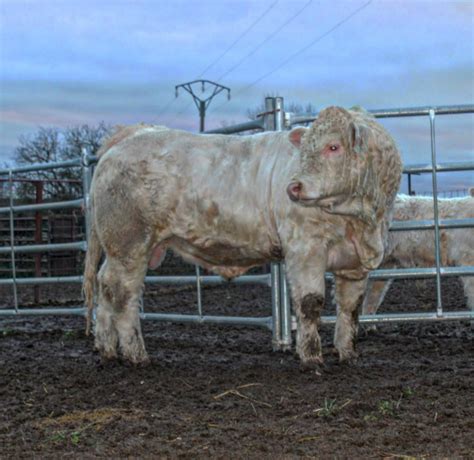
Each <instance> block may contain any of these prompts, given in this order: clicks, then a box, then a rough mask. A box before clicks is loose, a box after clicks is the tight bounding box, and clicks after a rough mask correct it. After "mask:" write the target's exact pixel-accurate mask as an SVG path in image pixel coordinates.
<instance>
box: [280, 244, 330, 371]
mask: <svg viewBox="0 0 474 460" xmlns="http://www.w3.org/2000/svg"><path fill="white" fill-rule="evenodd" d="M326 260H327V254H326V251H325V250H318V251H307V248H306V252H304V251H301V252H299V253H296V252H294V253H291V254H287V255H286V257H285V262H286V269H287V276H288V280H289V282H290V286H291V297H292V300H293V309H294V311H295V314H296V318H297V321H298V328H297V333H296V353H297V354H298V356H299V358H300V360H301V367H302V369H314V368H316V369H317V368H318V367H319V365H321V364H322V363H323V354H322V350H321V338H320V336H319V332H318V327H319V324H320V322H321V311H322V309H323V307H324V295H325V284H324V273H325V269H326Z"/></svg>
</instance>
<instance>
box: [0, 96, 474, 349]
mask: <svg viewBox="0 0 474 460" xmlns="http://www.w3.org/2000/svg"><path fill="white" fill-rule="evenodd" d="M369 112H371V113H372V114H373V115H374V116H375V117H377V118H389V117H413V116H425V117H428V118H429V122H430V141H431V163H428V164H417V165H411V166H407V167H405V169H404V173H405V174H407V175H408V178H409V186H410V183H411V181H410V178H411V175H412V174H421V173H430V174H431V176H432V184H433V209H434V214H433V215H434V219H433V220H425V221H405V222H395V223H393V224H392V227H391V229H390V230H391V231H407V230H428V229H431V230H434V237H435V260H436V265H435V267H431V268H411V269H390V270H375V271H373V272H371V273H370V275H369V277H370V278H371V279H379V280H386V279H392V278H393V279H412V278H432V277H434V278H436V289H437V302H436V306H434V308H433V312H431V313H416V312H412V313H408V312H407V313H397V314H393V313H392V314H379V315H370V316H361V317H360V322H363V323H378V322H392V321H442V320H459V319H474V312H473V311H458V312H445V311H443V305H442V302H441V278H442V277H450V276H451V277H452V276H473V275H474V267H473V266H465V267H442V266H441V265H440V260H441V259H440V243H439V241H440V235H439V231H440V229H443V228H464V227H474V219H450V220H440V219H439V216H438V199H437V191H438V187H437V173H439V172H445V171H466V170H474V161H470V162H458V163H443V164H438V163H437V160H436V139H435V119H436V116H438V115H451V114H461V113H474V105H461V106H459V105H458V106H443V107H420V108H409V109H389V110H370V111H369ZM316 116H317V115H316V114H311V115H307V116H306V115H304V116H293V115H292V114H291V113H285V112H284V106H283V98H281V97H268V98H266V99H265V112H264V113H263V114H261V116H260V117H258V118H257V119H256V120H253V121H249V122H246V123H241V124H238V125H234V126H228V127H225V128H222V129H216V130H211V131H207V133H220V134H232V133H238V132H244V131H249V130H263V131H282V130H285V129H289V128H291V127H292V126H293V125H296V124H301V123H307V122H311V121H313V120H314V119H315V118H316ZM95 161H96V159H95V158H94V157H93V156H91V155H89V154H88V153H87V149H86V148H84V149H83V155H82V158H81V159H77V160H70V161H65V162H60V163H52V164H41V165H32V166H26V167H19V168H11V169H2V170H0V175H1V176H3V177H5V176H7V180H8V182H7V184H8V193H9V206H6V207H1V208H0V214H4V215H8V216H9V221H10V246H7V247H1V248H0V254H10V257H11V278H2V279H0V285H11V286H12V289H13V298H14V305H13V306H12V308H7V309H0V315H85V312H86V309H85V308H84V306H82V305H80V306H75V307H68V308H21V307H20V306H19V305H18V296H17V290H18V287H19V286H23V285H40V284H49V283H51V284H60V283H82V276H56V277H43V278H37V277H36V278H35V277H30V278H19V277H17V273H16V267H15V254H18V253H38V252H44V251H65V250H67V251H85V250H86V248H87V241H78V242H73V243H57V244H36V245H26V246H17V245H15V229H14V215H15V213H17V212H25V211H43V210H52V209H68V208H82V207H83V208H84V209H85V221H86V230H88V229H89V228H90V226H89V210H90V204H89V188H90V183H91V178H92V167H93V164H94V163H95ZM55 168H81V169H82V177H83V190H84V198H83V199H78V200H71V201H63V202H57V203H43V204H36V205H22V206H15V205H14V198H13V178H14V177H13V175H14V174H15V173H24V172H29V171H40V170H48V169H55ZM326 278H327V279H331V278H332V275H330V274H327V275H326ZM145 282H146V283H157V284H189V283H195V284H196V289H197V298H198V311H197V314H194V315H182V314H169V313H147V312H146V310H145V309H144V310H143V311H142V312H141V315H140V316H141V318H142V319H145V320H158V321H170V322H195V323H217V324H231V325H236V324H239V325H248V326H263V327H266V328H268V329H270V330H272V336H273V347H274V349H289V348H291V345H292V338H291V331H292V329H295V328H296V321H295V318H294V317H292V315H291V303H290V295H289V288H288V285H287V283H286V277H285V265H284V263H273V264H271V269H270V273H267V274H263V275H244V276H241V277H239V278H236V279H234V280H233V281H232V283H236V284H245V283H257V284H262V285H266V286H269V287H270V288H271V296H272V312H271V315H269V316H266V317H242V316H211V315H206V314H205V313H204V311H203V305H202V297H201V287H202V285H205V284H219V283H223V282H224V280H223V279H222V278H221V277H219V276H208V275H201V272H200V271H199V268H198V267H196V275H194V276H147V277H146V278H145ZM321 320H322V322H323V323H334V322H335V320H336V317H335V316H323V317H322V318H321Z"/></svg>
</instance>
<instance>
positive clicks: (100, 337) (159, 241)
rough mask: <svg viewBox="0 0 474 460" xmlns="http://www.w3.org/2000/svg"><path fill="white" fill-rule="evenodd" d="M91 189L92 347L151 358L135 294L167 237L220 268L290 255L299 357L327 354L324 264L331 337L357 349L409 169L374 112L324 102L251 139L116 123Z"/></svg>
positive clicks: (189, 256)
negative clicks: (305, 120) (332, 279)
mask: <svg viewBox="0 0 474 460" xmlns="http://www.w3.org/2000/svg"><path fill="white" fill-rule="evenodd" d="M100 156H101V158H100V161H99V163H98V165H97V168H96V171H95V174H94V178H93V181H92V186H91V207H92V214H91V221H92V225H91V230H90V235H89V248H88V252H87V257H86V265H85V273H84V291H85V295H86V300H87V303H88V305H89V309H91V308H92V304H93V293H94V284H95V281H96V270H97V266H98V263H99V260H100V255H101V252H102V250H103V251H104V252H105V255H106V258H105V262H104V263H103V265H102V267H101V269H100V272H99V275H98V285H99V286H98V287H99V289H98V311H97V321H96V326H95V346H96V348H97V349H98V350H99V351H100V353H101V356H102V357H103V358H115V357H116V356H117V346H118V345H120V348H121V352H122V354H123V356H124V357H125V358H126V359H127V360H129V361H131V362H133V363H143V362H146V361H147V360H148V356H147V353H146V351H145V346H144V342H143V338H142V333H141V328H140V322H139V315H138V304H139V298H140V295H141V291H142V287H143V280H144V276H145V273H146V271H147V267H148V266H149V265H153V266H156V265H157V264H159V263H160V261H161V260H162V258H163V256H164V253H165V251H166V249H167V248H171V249H172V250H174V251H175V252H177V253H178V254H180V255H181V256H182V257H183V258H184V259H186V260H188V261H191V262H194V263H197V264H199V265H201V266H204V267H206V268H209V269H212V270H214V271H216V272H217V273H220V274H222V275H223V276H226V277H232V276H236V275H239V274H242V273H244V272H245V271H246V270H248V269H249V268H250V267H252V266H256V265H261V264H263V263H267V262H270V261H279V260H282V259H283V258H284V259H285V261H286V267H287V275H288V278H289V282H290V286H291V293H292V299H293V305H294V308H295V312H296V315H297V318H298V333H297V353H298V355H299V357H300V359H301V361H302V365H303V366H304V367H313V366H317V365H318V364H319V363H321V362H322V351H321V342H320V337H319V334H318V324H319V320H320V312H321V309H322V308H323V304H324V291H325V289H324V273H325V271H326V270H331V271H332V272H333V273H334V274H335V276H336V297H337V302H338V306H339V311H338V318H337V324H336V331H335V347H336V349H337V350H338V352H339V356H340V359H341V360H346V359H350V358H354V357H355V356H356V353H355V350H354V342H355V338H356V333H357V309H358V307H359V306H360V304H361V301H362V296H363V292H364V289H365V286H366V279H367V273H368V271H369V270H371V269H374V268H376V267H377V266H378V265H379V263H380V262H381V260H382V258H383V252H384V244H385V242H386V241H385V240H386V236H387V229H388V221H389V218H390V213H391V209H392V207H393V201H394V198H395V194H396V190H397V188H398V185H399V181H400V176H401V162H400V156H399V153H398V151H397V148H396V146H395V144H394V142H393V140H392V138H391V137H390V136H389V135H388V133H387V132H386V131H385V130H384V129H383V128H382V127H381V126H380V125H379V124H377V123H376V122H375V120H374V119H373V118H372V117H370V116H368V115H367V114H366V113H363V112H360V111H357V112H356V111H347V110H344V109H341V108H337V107H330V108H328V109H326V110H324V111H322V112H321V113H320V115H319V117H318V119H317V120H316V121H315V122H314V123H313V125H312V126H311V127H310V128H308V129H305V128H298V129H294V130H293V131H291V132H290V133H288V132H281V133H274V132H273V133H262V134H257V135H254V136H247V137H242V136H223V135H195V134H190V133H187V132H183V131H177V130H168V129H164V128H163V127H152V126H135V127H128V128H123V129H122V130H120V131H118V132H117V133H116V134H115V135H114V136H112V138H110V139H109V140H108V141H107V142H106V144H105V145H104V146H103V147H102V149H101V152H100Z"/></svg>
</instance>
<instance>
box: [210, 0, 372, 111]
mask: <svg viewBox="0 0 474 460" xmlns="http://www.w3.org/2000/svg"><path fill="white" fill-rule="evenodd" d="M372 1H373V0H369V1H368V2H366V3H364V4H363V5H362V6H360V7H359V8H357V9H356V10H354V11H353V12H352V13H350V14H349V15H348V16H346V17H344V18H343V19H341V20H340V21H339V22H337V23H336V24H335V25H334V26H332V27H331V28H330V29H328V30H327V31H326V32H324V33H323V34H321V35H319V36H318V37H316V38H315V39H314V40H312V41H311V42H309V43H308V44H307V45H305V46H303V47H302V48H300V49H299V50H298V51H296V52H295V53H293V54H291V55H290V56H289V57H287V58H286V59H285V60H284V61H283V62H281V63H280V64H279V65H278V66H276V67H275V68H273V69H272V70H271V71H270V72H267V73H266V74H264V75H262V76H261V77H259V78H257V80H255V81H254V82H252V83H251V84H250V85H247V86H246V87H244V88H242V89H241V90H240V91H238V92H237V93H236V94H234V98H235V96H238V95H240V94H242V93H244V92H246V91H248V90H249V89H250V88H252V87H253V86H255V85H256V84H257V83H260V82H261V81H262V80H264V79H265V78H268V77H269V76H270V75H272V74H274V73H275V72H277V71H278V70H280V69H281V68H282V67H284V66H285V65H286V64H288V63H289V62H290V61H291V60H293V59H294V58H295V57H297V56H299V55H300V54H301V53H304V52H305V51H307V50H308V49H309V48H311V47H312V46H314V45H315V44H316V43H318V42H320V41H321V40H322V39H323V38H326V37H327V36H328V35H329V34H331V33H332V32H334V31H335V30H336V29H337V28H339V27H340V26H342V25H343V24H344V23H346V22H347V21H349V20H350V19H352V18H353V17H354V16H355V15H357V14H358V13H360V12H361V11H362V10H363V9H365V8H367V7H368V6H369V5H370V4H371V3H372ZM227 103H228V101H226V102H224V103H223V104H221V105H219V106H217V107H216V108H215V109H214V110H219V109H220V108H222V107H223V106H224V105H226V104H227Z"/></svg>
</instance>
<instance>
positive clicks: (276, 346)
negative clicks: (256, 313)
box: [271, 262, 281, 351]
mask: <svg viewBox="0 0 474 460" xmlns="http://www.w3.org/2000/svg"><path fill="white" fill-rule="evenodd" d="M271 280H272V331H273V335H272V345H273V351H277V350H280V347H281V308H280V304H281V290H280V264H279V263H276V262H272V264H271Z"/></svg>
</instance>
